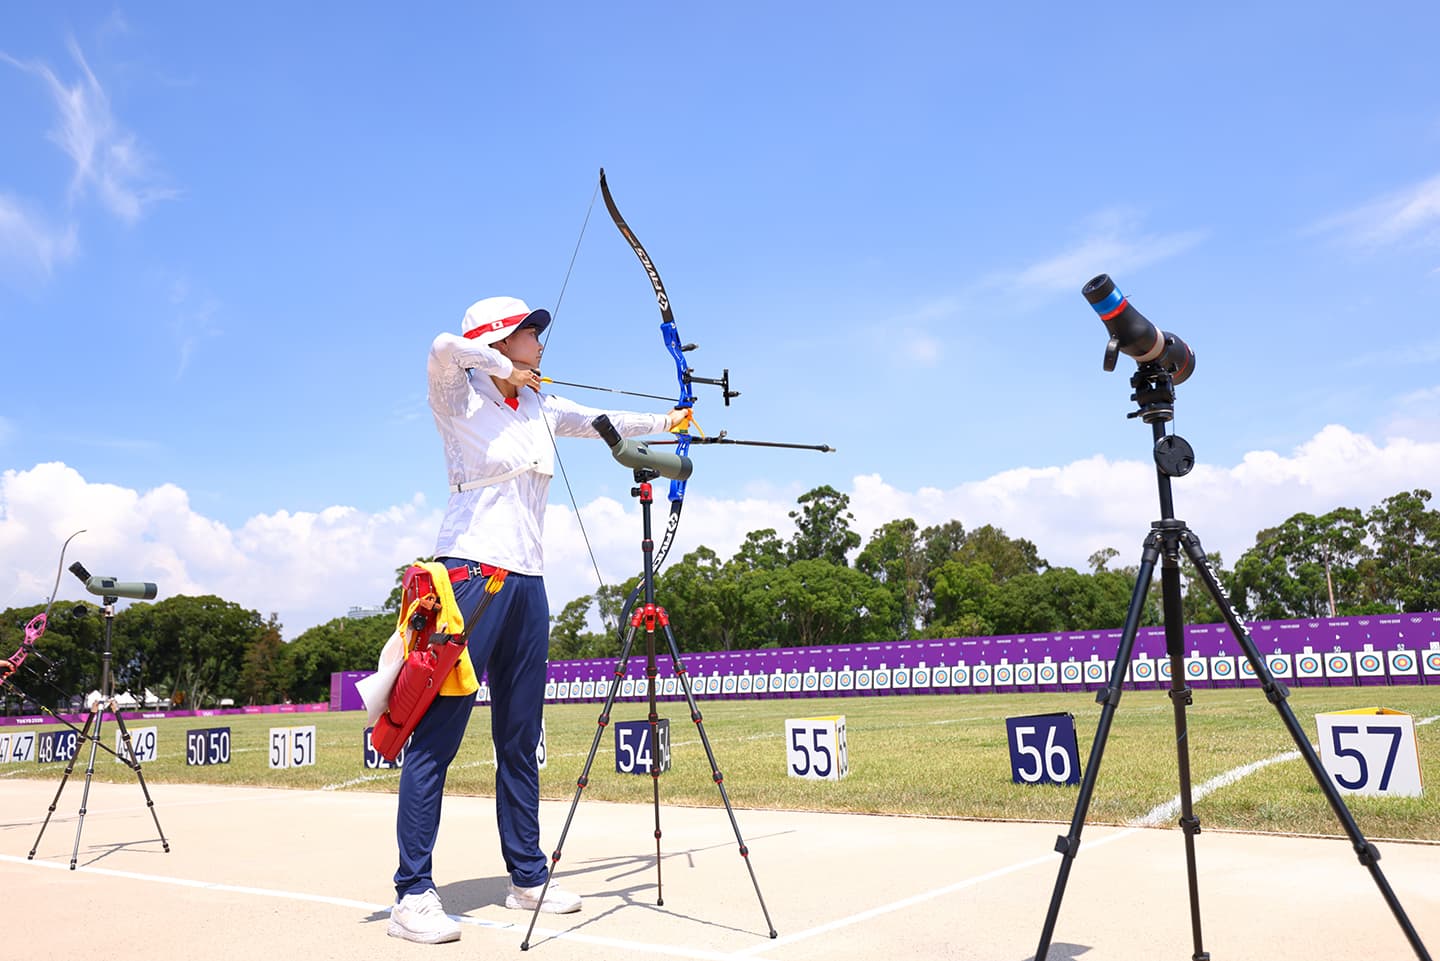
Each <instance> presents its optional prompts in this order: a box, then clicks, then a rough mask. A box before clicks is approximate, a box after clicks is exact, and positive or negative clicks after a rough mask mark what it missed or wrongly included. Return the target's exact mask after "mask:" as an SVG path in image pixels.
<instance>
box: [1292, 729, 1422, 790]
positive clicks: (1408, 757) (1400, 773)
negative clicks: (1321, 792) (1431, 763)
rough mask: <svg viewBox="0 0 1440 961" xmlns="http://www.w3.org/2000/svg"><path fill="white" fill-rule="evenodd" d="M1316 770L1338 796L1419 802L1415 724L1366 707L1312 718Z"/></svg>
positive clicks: (1418, 760)
mask: <svg viewBox="0 0 1440 961" xmlns="http://www.w3.org/2000/svg"><path fill="white" fill-rule="evenodd" d="M1315 725H1316V727H1317V728H1318V730H1319V734H1320V765H1321V766H1322V767H1324V768H1325V773H1326V774H1328V775H1330V780H1332V781H1334V782H1335V787H1336V788H1337V789H1339V791H1340V793H1342V794H1377V795H1383V796H1386V797H1419V796H1421V795H1422V794H1423V793H1424V790H1423V788H1422V786H1421V781H1420V756H1419V754H1418V753H1417V752H1416V750H1415V719H1414V718H1413V717H1411V716H1410V715H1409V714H1404V713H1401V712H1400V711H1390V710H1386V709H1385V708H1383V707H1365V708H1359V709H1357V710H1354V711H1333V712H1331V713H1328V714H1317V715H1315Z"/></svg>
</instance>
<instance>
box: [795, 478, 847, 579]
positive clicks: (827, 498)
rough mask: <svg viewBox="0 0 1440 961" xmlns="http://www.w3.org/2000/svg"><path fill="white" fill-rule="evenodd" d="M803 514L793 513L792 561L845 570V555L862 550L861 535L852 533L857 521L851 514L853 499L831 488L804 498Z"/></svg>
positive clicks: (815, 490)
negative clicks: (833, 566) (819, 563)
mask: <svg viewBox="0 0 1440 961" xmlns="http://www.w3.org/2000/svg"><path fill="white" fill-rule="evenodd" d="M797 503H799V504H800V510H798V511H791V512H790V519H791V520H793V521H794V522H795V538H794V540H792V541H791V542H790V550H789V552H788V553H789V558H790V560H792V561H802V560H823V561H829V562H830V563H831V564H834V565H836V566H837V567H846V566H848V565H849V561H847V560H846V555H847V554H849V552H850V551H852V550H854V549H855V548H857V547H859V546H860V535H859V534H856V533H855V532H854V531H852V530H851V529H850V525H851V524H852V523H853V522H854V520H855V517H854V516H853V515H852V514H851V513H850V510H849V507H850V496H849V495H848V494H842V493H840V492H839V491H837V490H836V489H835V488H833V487H831V486H829V485H828V484H826V485H823V486H821V487H817V488H815V489H814V490H811V491H807V492H806V493H804V494H801V495H800V497H799V498H798V499H797Z"/></svg>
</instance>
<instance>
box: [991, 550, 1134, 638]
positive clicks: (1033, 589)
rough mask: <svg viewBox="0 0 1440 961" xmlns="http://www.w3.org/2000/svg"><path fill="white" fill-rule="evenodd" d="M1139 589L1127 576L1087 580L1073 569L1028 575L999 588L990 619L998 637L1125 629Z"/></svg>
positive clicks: (1092, 576)
mask: <svg viewBox="0 0 1440 961" xmlns="http://www.w3.org/2000/svg"><path fill="white" fill-rule="evenodd" d="M1133 592H1134V584H1133V583H1132V581H1131V579H1130V578H1127V577H1125V575H1124V574H1121V573H1118V572H1113V571H1104V572H1101V573H1099V574H1081V573H1080V572H1079V571H1076V570H1075V569H1074V568H1070V567H1051V568H1048V569H1046V570H1045V571H1044V572H1043V573H1039V574H1035V573H1030V572H1025V573H1022V574H1017V575H1016V576H1014V577H1012V578H1009V579H1007V580H1005V581H1002V582H1000V583H998V584H996V585H995V590H994V591H993V592H992V593H991V595H990V597H989V602H988V603H987V605H986V607H985V609H984V612H983V613H984V616H985V618H986V620H987V621H989V623H990V624H991V625H992V627H993V629H994V631H995V633H997V634H1045V633H1053V632H1055V631H1073V630H1100V629H1105V628H1114V627H1120V626H1121V625H1122V624H1124V623H1125V614H1126V611H1127V609H1128V608H1129V604H1130V596H1131V594H1132V593H1133Z"/></svg>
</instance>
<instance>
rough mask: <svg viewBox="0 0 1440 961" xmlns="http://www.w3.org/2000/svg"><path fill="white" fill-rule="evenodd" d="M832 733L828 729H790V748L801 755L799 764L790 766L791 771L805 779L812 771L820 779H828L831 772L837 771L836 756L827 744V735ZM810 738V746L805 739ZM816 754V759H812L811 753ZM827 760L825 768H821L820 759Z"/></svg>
mask: <svg viewBox="0 0 1440 961" xmlns="http://www.w3.org/2000/svg"><path fill="white" fill-rule="evenodd" d="M829 733H830V728H828V727H793V728H791V729H790V746H791V747H792V748H794V749H795V752H796V753H797V754H799V755H800V757H801V760H800V761H799V762H798V763H795V764H792V765H790V770H792V771H794V772H795V773H796V774H797V775H799V776H800V777H805V776H806V775H807V774H809V773H810V772H811V771H812V770H813V771H814V772H815V776H816V777H819V778H828V777H829V776H830V772H831V771H833V770H834V769H835V760H834V756H833V755H832V754H831V753H830V747H829V746H828V745H827V744H826V743H825V741H826V740H827V738H826V735H828V734H829ZM807 736H808V737H809V741H810V745H809V746H807V745H806V744H805V738H806V737H807ZM812 750H813V751H814V752H815V755H816V756H815V758H813V759H812V758H811V756H810V752H811V751H812ZM821 757H823V758H824V759H825V766H824V768H821V767H820V764H819V759H820V758H821Z"/></svg>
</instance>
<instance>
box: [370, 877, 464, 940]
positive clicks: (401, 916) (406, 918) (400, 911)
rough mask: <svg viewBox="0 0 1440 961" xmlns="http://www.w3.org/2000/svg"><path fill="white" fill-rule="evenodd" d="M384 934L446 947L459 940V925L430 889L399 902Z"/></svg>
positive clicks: (393, 909)
mask: <svg viewBox="0 0 1440 961" xmlns="http://www.w3.org/2000/svg"><path fill="white" fill-rule="evenodd" d="M385 933H386V934H388V935H390V937H392V938H404V939H405V940H406V941H417V942H419V943H420V944H444V943H445V942H446V941H459V940H460V925H459V924H457V923H456V922H455V921H454V920H453V919H452V918H451V917H450V916H449V915H448V914H446V913H445V908H444V906H442V905H441V904H440V895H438V894H436V893H435V889H434V888H431V889H430V890H428V891H426V892H425V893H424V894H407V895H405V896H404V897H403V898H401V899H400V900H399V901H396V902H395V906H394V907H392V908H391V909H390V926H389V927H388V928H387V929H386V931H385Z"/></svg>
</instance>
